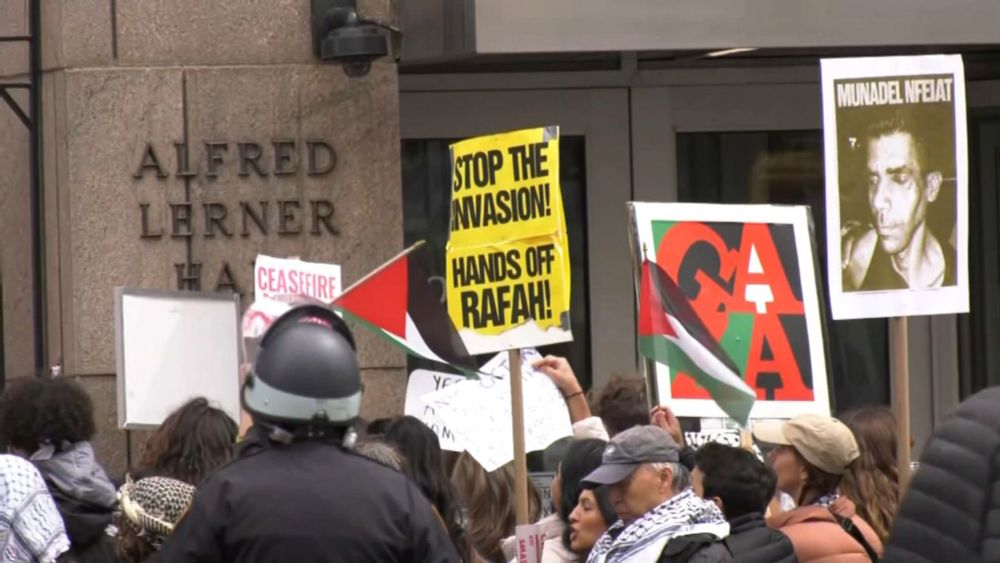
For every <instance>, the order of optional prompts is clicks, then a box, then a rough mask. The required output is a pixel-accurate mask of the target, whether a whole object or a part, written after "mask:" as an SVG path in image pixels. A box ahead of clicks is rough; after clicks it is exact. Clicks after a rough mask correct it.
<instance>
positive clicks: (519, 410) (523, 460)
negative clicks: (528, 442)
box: [507, 348, 531, 526]
mask: <svg viewBox="0 0 1000 563" xmlns="http://www.w3.org/2000/svg"><path fill="white" fill-rule="evenodd" d="M508 354H509V356H508V361H507V363H508V365H509V366H510V415H511V416H510V418H511V421H512V426H513V428H512V430H513V434H514V507H515V509H516V514H517V525H519V526H520V525H523V524H530V523H531V522H529V521H528V458H527V455H526V454H525V451H524V399H523V395H524V393H523V391H522V381H521V350H520V349H519V348H515V349H513V350H510V351H509V352H508Z"/></svg>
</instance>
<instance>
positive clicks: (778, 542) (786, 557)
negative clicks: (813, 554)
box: [725, 512, 798, 563]
mask: <svg viewBox="0 0 1000 563" xmlns="http://www.w3.org/2000/svg"><path fill="white" fill-rule="evenodd" d="M729 528H730V530H729V537H727V538H726V539H725V543H726V546H728V547H729V550H730V551H731V552H732V553H733V557H734V558H735V559H736V562H737V563H797V562H798V558H797V557H795V548H794V547H793V546H792V542H791V540H789V539H788V536H786V535H785V534H782V533H781V532H779V531H777V530H772V529H771V528H768V527H767V523H766V522H764V515H763V514H761V513H760V512H752V513H750V514H744V515H743V516H737V517H736V518H733V519H732V520H730V521H729Z"/></svg>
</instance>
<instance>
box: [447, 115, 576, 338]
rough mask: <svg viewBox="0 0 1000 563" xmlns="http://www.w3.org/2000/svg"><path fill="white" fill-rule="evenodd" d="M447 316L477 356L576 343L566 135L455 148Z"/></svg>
mask: <svg viewBox="0 0 1000 563" xmlns="http://www.w3.org/2000/svg"><path fill="white" fill-rule="evenodd" d="M451 160H452V175H451V180H452V181H451V189H452V199H451V222H450V228H451V233H450V236H449V239H448V246H447V249H446V254H447V256H446V262H447V284H448V313H449V315H450V316H451V318H452V321H453V322H454V323H455V325H456V326H457V327H458V329H459V332H460V333H461V336H462V339H463V340H464V342H465V345H466V348H468V350H469V352H471V353H473V354H482V353H487V352H497V351H500V350H509V349H512V348H520V347H527V346H540V345H545V344H554V343H556V342H565V341H568V340H572V339H573V335H572V332H571V331H570V322H569V300H570V266H569V244H568V242H567V239H566V219H565V216H564V214H563V205H562V190H561V189H560V185H559V128H558V127H539V128H536V129H525V130H522V131H513V132H510V133H502V134H498V135H489V136H485V137H476V138H474V139H467V140H465V141H461V142H458V143H455V144H453V145H451Z"/></svg>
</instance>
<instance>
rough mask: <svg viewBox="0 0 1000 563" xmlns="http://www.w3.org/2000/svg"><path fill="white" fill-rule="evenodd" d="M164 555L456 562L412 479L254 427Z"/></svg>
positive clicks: (173, 561)
mask: <svg viewBox="0 0 1000 563" xmlns="http://www.w3.org/2000/svg"><path fill="white" fill-rule="evenodd" d="M157 560H158V561H166V562H170V563H183V562H185V561H192V562H194V561H197V562H198V563H210V562H224V561H225V562H236V561H238V562H240V563H257V562H261V563H263V562H268V563H270V562H285V561H289V562H290V561H302V562H307V561H308V562H310V563H316V562H323V561H331V562H332V561H338V562H341V561H342V562H345V563H347V562H354V561H358V562H360V561H366V562H367V561H379V562H385V563H392V562H396V561H398V562H404V561H405V562H410V561H412V562H418V563H419V562H427V563H431V562H434V563H437V562H442V563H444V562H451V561H458V560H459V559H458V556H457V555H456V554H455V551H454V548H453V547H452V545H451V542H450V541H449V539H448V535H447V533H446V532H445V529H444V525H443V524H442V523H441V521H440V520H439V519H438V518H437V517H436V516H435V515H434V512H433V509H432V508H431V505H430V503H429V502H428V501H427V500H426V499H425V498H424V496H423V495H422V494H421V492H420V490H419V489H418V488H417V487H416V486H415V485H413V484H412V483H410V481H409V480H408V479H407V478H406V476H404V475H402V474H401V473H398V472H396V471H393V470H391V469H388V468H386V467H383V466H381V465H379V464H377V463H375V462H373V461H370V460H368V459H365V458H362V457H360V456H357V455H354V454H351V453H349V452H346V451H344V450H342V449H341V448H339V447H337V446H334V445H331V444H325V443H320V442H310V441H304V442H296V443H294V444H292V445H287V446H284V445H277V444H270V443H268V442H267V441H266V440H264V439H261V438H260V437H259V435H257V433H256V432H252V433H251V437H250V438H248V441H247V442H246V443H245V444H244V446H243V447H242V448H241V449H240V453H239V455H238V457H237V459H236V460H235V461H233V462H232V463H230V464H229V465H227V466H225V467H223V468H222V469H220V470H219V471H218V472H217V473H216V474H214V475H213V476H212V477H210V478H209V479H208V480H207V481H206V482H205V483H204V484H203V485H202V486H201V488H200V489H199V490H198V492H197V493H196V494H195V497H194V501H193V503H192V505H191V508H190V509H189V510H188V513H187V515H186V516H185V517H184V518H183V519H182V520H181V522H180V524H178V526H177V528H176V529H175V530H174V533H173V535H172V536H171V537H170V538H169V539H168V541H167V542H166V544H165V545H164V547H163V550H162V551H161V552H159V553H158V557H157Z"/></svg>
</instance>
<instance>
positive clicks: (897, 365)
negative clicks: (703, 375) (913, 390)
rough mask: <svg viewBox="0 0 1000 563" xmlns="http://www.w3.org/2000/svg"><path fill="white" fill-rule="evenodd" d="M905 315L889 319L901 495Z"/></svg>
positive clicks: (905, 446)
mask: <svg viewBox="0 0 1000 563" xmlns="http://www.w3.org/2000/svg"><path fill="white" fill-rule="evenodd" d="M908 341H909V336H908V331H907V322H906V317H895V318H891V319H889V342H890V346H891V347H892V362H891V364H890V369H891V372H892V374H891V377H892V411H893V414H894V415H895V416H896V463H897V467H898V470H899V494H900V497H902V494H903V491H905V490H906V486H907V484H909V482H910V456H911V453H910V358H909V344H908Z"/></svg>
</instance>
